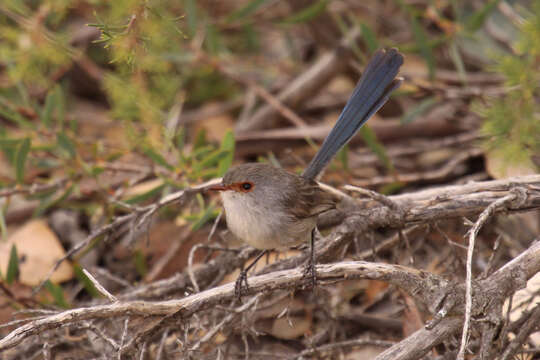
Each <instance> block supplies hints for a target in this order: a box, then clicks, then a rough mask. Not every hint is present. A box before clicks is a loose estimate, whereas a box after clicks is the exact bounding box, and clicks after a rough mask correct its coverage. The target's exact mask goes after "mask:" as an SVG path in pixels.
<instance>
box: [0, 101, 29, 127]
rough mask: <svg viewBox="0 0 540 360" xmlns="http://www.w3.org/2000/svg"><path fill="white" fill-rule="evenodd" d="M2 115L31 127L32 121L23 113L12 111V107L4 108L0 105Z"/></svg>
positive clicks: (19, 124) (15, 122) (20, 124)
mask: <svg viewBox="0 0 540 360" xmlns="http://www.w3.org/2000/svg"><path fill="white" fill-rule="evenodd" d="M0 115H1V116H2V117H3V118H5V119H6V120H9V121H11V122H13V123H14V124H16V125H18V126H20V127H25V128H29V127H31V123H30V122H29V121H28V120H26V119H25V118H24V116H22V115H21V114H19V113H17V112H15V111H11V110H10V109H7V108H4V107H2V106H0Z"/></svg>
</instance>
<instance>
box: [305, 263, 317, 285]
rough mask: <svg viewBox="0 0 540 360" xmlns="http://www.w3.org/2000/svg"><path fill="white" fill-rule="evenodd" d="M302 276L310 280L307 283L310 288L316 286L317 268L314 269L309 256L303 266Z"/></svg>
mask: <svg viewBox="0 0 540 360" xmlns="http://www.w3.org/2000/svg"><path fill="white" fill-rule="evenodd" d="M304 278H306V279H308V280H311V281H310V282H309V285H310V287H311V289H315V286H317V269H315V264H314V262H313V261H312V260H311V258H310V259H309V260H308V262H307V264H306V266H305V267H304Z"/></svg>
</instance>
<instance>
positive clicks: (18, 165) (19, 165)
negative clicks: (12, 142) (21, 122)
mask: <svg viewBox="0 0 540 360" xmlns="http://www.w3.org/2000/svg"><path fill="white" fill-rule="evenodd" d="M30 145H31V141H30V138H25V139H24V140H22V141H21V143H20V144H19V146H18V148H17V153H16V154H15V178H16V179H17V183H18V184H21V183H22V182H23V181H24V170H25V166H26V160H27V158H28V153H29V152H30Z"/></svg>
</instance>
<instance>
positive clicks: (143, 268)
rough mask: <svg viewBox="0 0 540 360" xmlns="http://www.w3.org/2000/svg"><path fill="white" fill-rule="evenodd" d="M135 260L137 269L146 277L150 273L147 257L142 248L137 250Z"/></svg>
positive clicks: (141, 275) (140, 274)
mask: <svg viewBox="0 0 540 360" xmlns="http://www.w3.org/2000/svg"><path fill="white" fill-rule="evenodd" d="M133 260H134V261H135V270H137V273H138V274H139V276H140V277H144V276H145V275H146V274H147V273H148V264H147V262H146V257H145V256H144V254H143V253H142V252H141V251H140V250H135V254H134V259H133Z"/></svg>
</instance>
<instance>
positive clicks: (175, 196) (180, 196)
mask: <svg viewBox="0 0 540 360" xmlns="http://www.w3.org/2000/svg"><path fill="white" fill-rule="evenodd" d="M215 182H217V180H212V181H209V182H206V183H203V184H200V185H197V186H194V187H192V188H189V189H184V190H181V191H178V192H175V193H172V194H169V195H167V196H165V197H164V198H162V199H161V200H159V201H158V202H157V203H155V204H151V205H148V206H145V207H142V208H139V209H137V210H136V211H134V212H133V213H130V214H127V215H124V216H121V217H118V218H116V220H114V221H113V222H112V223H110V224H107V225H105V226H103V227H101V228H99V229H97V230H94V231H93V232H92V233H91V234H90V235H88V236H87V237H86V238H85V239H84V240H83V241H81V242H79V243H78V244H77V245H75V246H74V247H72V248H71V249H70V250H69V251H68V252H67V253H66V254H65V255H64V256H62V257H61V258H60V259H59V260H58V261H56V263H55V264H54V266H53V267H52V269H51V270H50V271H49V273H48V274H47V276H45V278H44V279H43V280H42V281H41V283H40V284H39V285H38V286H37V287H36V288H35V289H34V290H33V292H32V293H33V295H35V294H37V293H38V292H39V291H40V290H41V289H42V287H43V286H44V285H45V283H46V282H47V280H48V279H50V277H51V276H52V274H53V273H54V272H55V271H56V270H57V269H58V267H59V266H60V264H61V263H62V262H64V261H65V260H66V259H69V258H70V257H72V256H73V255H75V254H76V253H77V252H79V251H81V250H82V249H84V248H86V246H88V244H89V243H90V242H91V241H92V240H94V239H95V238H97V237H99V236H101V235H105V234H109V233H110V232H112V231H113V230H114V229H116V228H118V227H120V226H122V225H124V224H127V223H129V222H131V221H136V220H137V219H138V218H140V219H141V220H139V222H138V224H142V223H144V221H145V220H146V219H148V218H149V217H150V216H152V215H153V214H154V213H155V212H156V211H157V210H158V209H160V208H162V207H163V206H166V205H170V204H172V203H174V202H179V201H182V200H185V198H186V197H188V196H189V195H191V194H195V193H197V192H201V191H203V190H204V189H205V188H206V187H207V186H209V185H210V184H213V183H215Z"/></svg>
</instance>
